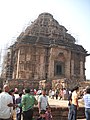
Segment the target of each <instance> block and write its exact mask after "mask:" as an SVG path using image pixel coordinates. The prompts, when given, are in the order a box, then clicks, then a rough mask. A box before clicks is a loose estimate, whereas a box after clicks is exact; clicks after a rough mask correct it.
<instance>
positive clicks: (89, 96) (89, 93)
mask: <svg viewBox="0 0 90 120" xmlns="http://www.w3.org/2000/svg"><path fill="white" fill-rule="evenodd" d="M83 100H84V104H85V116H86V120H90V87H88V88H87V89H86V94H85V95H84V96H83Z"/></svg>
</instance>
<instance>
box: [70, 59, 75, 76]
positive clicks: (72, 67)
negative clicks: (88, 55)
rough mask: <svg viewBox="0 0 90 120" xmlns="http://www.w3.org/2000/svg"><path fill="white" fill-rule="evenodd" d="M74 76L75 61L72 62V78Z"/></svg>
mask: <svg viewBox="0 0 90 120" xmlns="http://www.w3.org/2000/svg"><path fill="white" fill-rule="evenodd" d="M73 75H74V60H71V76H73Z"/></svg>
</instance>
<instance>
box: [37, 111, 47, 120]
mask: <svg viewBox="0 0 90 120" xmlns="http://www.w3.org/2000/svg"><path fill="white" fill-rule="evenodd" d="M45 112H46V111H45V110H41V112H40V116H39V118H38V119H37V120H46V118H45Z"/></svg>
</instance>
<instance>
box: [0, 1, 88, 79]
mask: <svg viewBox="0 0 90 120" xmlns="http://www.w3.org/2000/svg"><path fill="white" fill-rule="evenodd" d="M43 12H48V13H51V14H52V15H53V17H54V18H55V19H56V20H57V21H58V22H59V24H61V25H63V26H65V27H66V28H67V29H68V31H69V33H71V34H72V35H73V36H74V37H75V38H76V41H77V42H76V43H77V44H80V45H82V46H83V47H84V48H85V49H86V50H87V51H88V53H90V46H89V45H90V0H0V50H1V49H2V51H4V50H5V49H6V48H7V47H8V46H9V45H10V44H12V43H13V42H14V41H15V40H16V38H17V36H18V35H19V34H20V33H21V32H22V31H23V30H24V29H25V28H26V26H28V24H30V23H31V22H32V21H34V20H35V19H37V17H38V15H39V14H41V13H43ZM89 72H90V56H88V57H87V58H86V73H85V74H86V78H87V79H90V73H89Z"/></svg>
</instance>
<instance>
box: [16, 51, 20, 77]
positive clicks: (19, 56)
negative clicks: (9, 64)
mask: <svg viewBox="0 0 90 120" xmlns="http://www.w3.org/2000/svg"><path fill="white" fill-rule="evenodd" d="M19 59H20V49H19V50H18V58H17V71H16V79H18V77H19V76H18V72H19Z"/></svg>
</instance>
